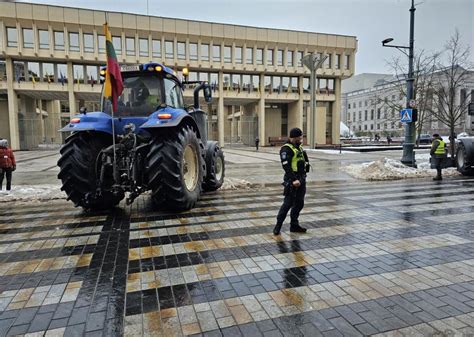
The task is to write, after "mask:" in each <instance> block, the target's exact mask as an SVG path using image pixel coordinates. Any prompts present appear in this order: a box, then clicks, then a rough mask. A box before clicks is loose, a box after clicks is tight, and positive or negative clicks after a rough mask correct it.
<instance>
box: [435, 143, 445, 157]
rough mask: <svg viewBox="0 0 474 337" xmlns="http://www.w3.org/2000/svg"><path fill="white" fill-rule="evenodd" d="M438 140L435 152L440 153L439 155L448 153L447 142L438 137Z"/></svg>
mask: <svg viewBox="0 0 474 337" xmlns="http://www.w3.org/2000/svg"><path fill="white" fill-rule="evenodd" d="M438 142H439V144H438V147H437V148H436V150H435V154H438V155H443V154H446V150H445V146H446V143H445V142H444V141H442V140H441V139H438Z"/></svg>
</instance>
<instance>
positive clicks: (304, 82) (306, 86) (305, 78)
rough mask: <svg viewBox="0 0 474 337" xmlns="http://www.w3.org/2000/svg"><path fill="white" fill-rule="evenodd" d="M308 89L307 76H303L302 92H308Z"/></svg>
mask: <svg viewBox="0 0 474 337" xmlns="http://www.w3.org/2000/svg"><path fill="white" fill-rule="evenodd" d="M309 89H310V83H309V77H303V92H309Z"/></svg>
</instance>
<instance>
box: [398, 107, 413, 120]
mask: <svg viewBox="0 0 474 337" xmlns="http://www.w3.org/2000/svg"><path fill="white" fill-rule="evenodd" d="M412 121H413V110H412V109H403V110H402V111H400V122H402V123H411V122H412Z"/></svg>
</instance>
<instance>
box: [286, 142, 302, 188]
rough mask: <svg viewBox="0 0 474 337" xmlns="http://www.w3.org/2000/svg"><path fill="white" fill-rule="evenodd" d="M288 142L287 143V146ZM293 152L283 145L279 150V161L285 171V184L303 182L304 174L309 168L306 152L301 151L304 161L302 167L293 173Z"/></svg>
mask: <svg viewBox="0 0 474 337" xmlns="http://www.w3.org/2000/svg"><path fill="white" fill-rule="evenodd" d="M288 143H289V142H287V144H288ZM293 156H294V152H293V150H292V149H290V148H289V147H288V146H286V145H284V146H282V147H281V149H280V160H281V165H282V166H283V170H285V176H284V178H283V179H284V180H285V182H293V181H295V180H305V179H306V172H307V169H308V167H309V159H308V155H307V154H306V151H303V156H304V160H305V165H304V167H300V168H298V172H293V170H292V168H291V160H292V159H293Z"/></svg>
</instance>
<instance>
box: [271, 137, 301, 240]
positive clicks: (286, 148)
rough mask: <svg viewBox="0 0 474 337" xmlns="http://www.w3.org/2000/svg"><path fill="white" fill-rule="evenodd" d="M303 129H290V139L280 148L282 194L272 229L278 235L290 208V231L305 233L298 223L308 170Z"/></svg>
mask: <svg viewBox="0 0 474 337" xmlns="http://www.w3.org/2000/svg"><path fill="white" fill-rule="evenodd" d="M302 141H303V131H301V129H299V128H294V129H291V130H290V139H288V141H287V143H286V144H285V145H283V146H282V147H281V149H280V159H281V164H282V166H283V169H284V170H285V176H284V178H283V180H284V182H283V186H285V188H284V192H283V194H284V196H285V199H284V201H283V205H281V207H280V211H279V212H278V216H277V223H276V226H275V228H274V229H273V234H275V235H279V234H280V230H281V226H282V225H283V221H285V218H286V215H287V214H288V211H289V210H290V209H291V213H290V217H291V222H290V232H296V233H306V228H303V227H301V226H300V225H299V223H298V217H299V215H300V212H301V210H302V209H303V206H304V196H305V194H306V172H308V170H309V167H310V166H309V160H308V155H307V154H306V152H305V151H304V150H303V147H302V146H301V143H302Z"/></svg>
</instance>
